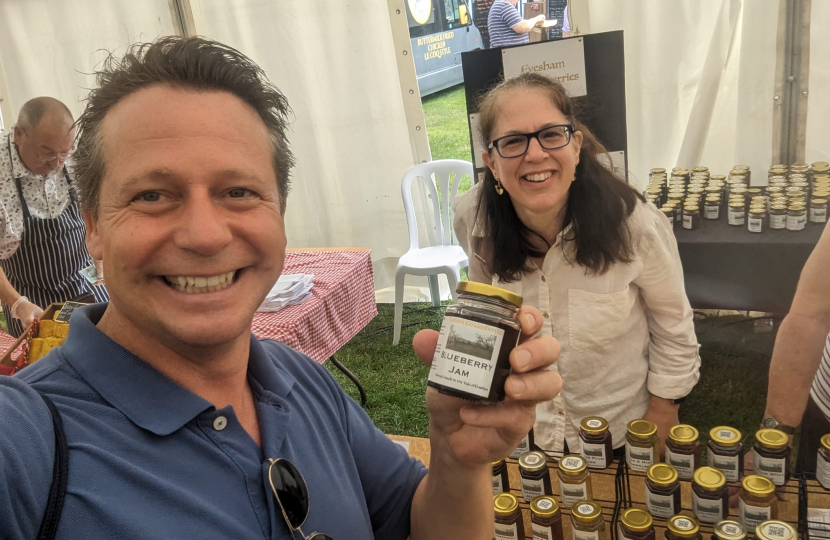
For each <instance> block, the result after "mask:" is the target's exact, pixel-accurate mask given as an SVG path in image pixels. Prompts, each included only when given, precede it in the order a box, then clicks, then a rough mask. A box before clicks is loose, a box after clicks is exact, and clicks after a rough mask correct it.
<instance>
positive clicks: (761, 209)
mask: <svg viewBox="0 0 830 540" xmlns="http://www.w3.org/2000/svg"><path fill="white" fill-rule="evenodd" d="M749 213H750V214H766V213H767V209H766V207H765V206H750V207H749Z"/></svg>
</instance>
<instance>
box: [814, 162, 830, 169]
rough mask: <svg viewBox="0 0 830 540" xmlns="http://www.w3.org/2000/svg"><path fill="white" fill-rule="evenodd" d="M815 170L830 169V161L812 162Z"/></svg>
mask: <svg viewBox="0 0 830 540" xmlns="http://www.w3.org/2000/svg"><path fill="white" fill-rule="evenodd" d="M810 167H812V168H813V170H816V169H830V161H814V162H812V163H811V164H810Z"/></svg>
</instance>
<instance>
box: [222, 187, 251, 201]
mask: <svg viewBox="0 0 830 540" xmlns="http://www.w3.org/2000/svg"><path fill="white" fill-rule="evenodd" d="M250 194H251V191H250V190H247V189H245V188H233V189H232V190H230V191H229V192H228V195H229V196H230V197H231V198H234V199H241V198H242V197H246V196H247V195H250Z"/></svg>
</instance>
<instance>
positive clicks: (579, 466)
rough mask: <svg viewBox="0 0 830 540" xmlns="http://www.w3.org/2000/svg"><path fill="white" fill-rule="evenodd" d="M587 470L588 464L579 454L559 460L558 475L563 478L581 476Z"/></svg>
mask: <svg viewBox="0 0 830 540" xmlns="http://www.w3.org/2000/svg"><path fill="white" fill-rule="evenodd" d="M587 468H588V462H587V461H585V458H584V457H582V456H580V455H579V454H570V455H567V456H565V457H563V458H562V459H560V460H559V474H563V475H565V476H568V475H576V474H581V473H582V472H583V471H584V470H585V469H587Z"/></svg>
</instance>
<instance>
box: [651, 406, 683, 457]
mask: <svg viewBox="0 0 830 540" xmlns="http://www.w3.org/2000/svg"><path fill="white" fill-rule="evenodd" d="M679 409H680V406H679V405H675V404H674V403H672V402H671V400H668V399H663V398H661V397H657V396H651V401H649V404H648V409H647V410H646V414H645V415H643V418H644V419H646V420H651V421H652V422H654V423H655V424H657V437H659V438H660V457H661V458H662V457H663V454H665V451H666V439H667V438H668V436H669V429H671V427H672V426H676V425H677V424H679V423H680V418H678V416H677V411H678V410H679Z"/></svg>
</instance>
